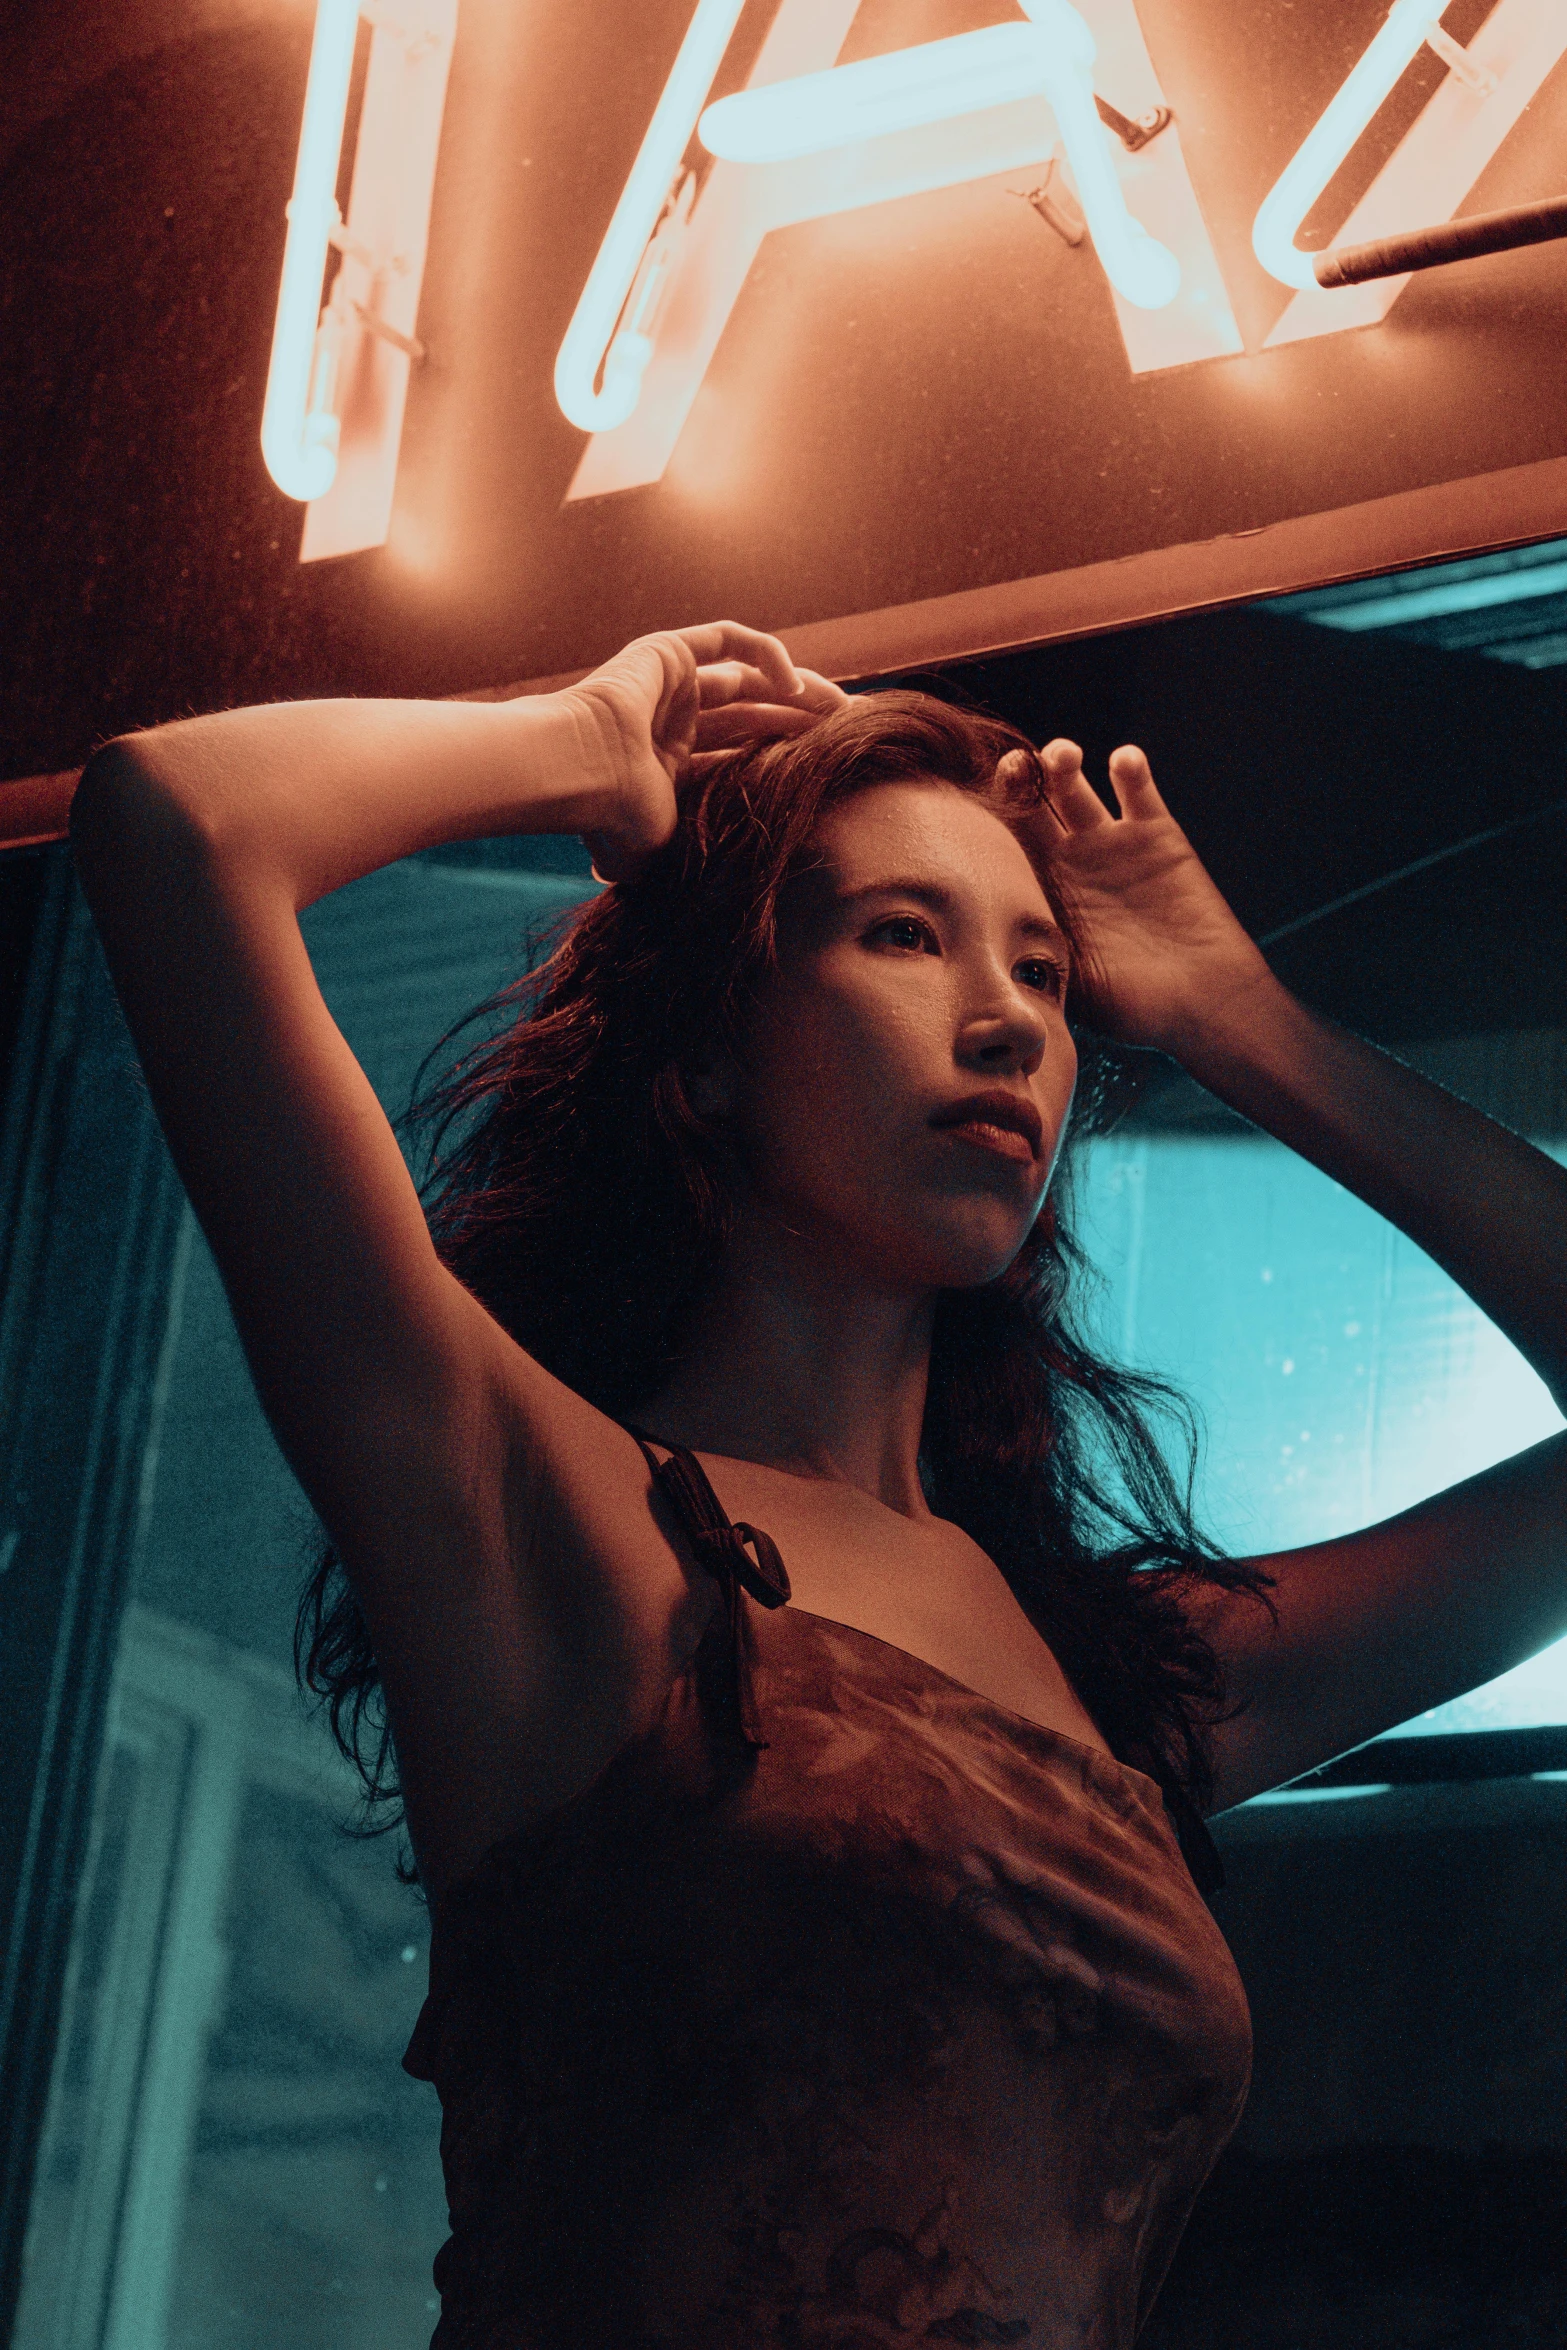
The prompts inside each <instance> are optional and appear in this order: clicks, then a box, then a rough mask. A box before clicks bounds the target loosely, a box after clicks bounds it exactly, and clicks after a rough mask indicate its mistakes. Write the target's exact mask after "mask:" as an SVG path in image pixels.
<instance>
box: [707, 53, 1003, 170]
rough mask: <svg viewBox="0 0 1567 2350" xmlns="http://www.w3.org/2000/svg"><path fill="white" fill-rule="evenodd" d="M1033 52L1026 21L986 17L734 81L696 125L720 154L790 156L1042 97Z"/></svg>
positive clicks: (757, 158)
mask: <svg viewBox="0 0 1567 2350" xmlns="http://www.w3.org/2000/svg"><path fill="white" fill-rule="evenodd" d="M1039 51H1040V42H1039V36H1038V34H1037V33H1036V32H1035V31H1034V28H1033V26H1032V25H1026V24H994V25H987V26H986V27H985V28H984V30H983V31H982V32H975V33H958V34H956V35H954V36H953V37H952V38H951V39H950V40H945V41H923V42H921V43H920V45H919V46H918V47H917V48H913V49H897V50H894V52H893V53H892V55H891V56H889V57H866V58H861V59H860V60H859V61H858V62H857V63H856V64H854V65H833V66H829V67H828V68H827V70H826V72H825V73H808V74H802V75H800V77H799V78H798V80H795V81H789V82H774V83H772V84H771V85H770V86H765V87H763V88H762V89H759V90H737V91H736V92H735V94H734V96H733V97H732V98H720V99H719V101H718V103H717V104H716V105H715V106H709V107H708V109H707V111H706V112H705V113H704V114H703V116H702V119H701V121H700V122H699V123H698V124H697V131H698V134H699V136H700V137H701V141H702V144H703V146H704V147H706V149H707V151H708V153H709V154H710V155H717V156H720V157H721V158H722V159H723V161H724V162H726V163H793V162H795V161H797V160H798V158H799V157H801V156H802V155H820V154H823V153H825V152H826V151H827V150H828V149H829V148H833V147H848V146H852V145H853V144H854V142H855V141H856V140H857V139H875V138H880V137H881V136H882V135H883V134H884V133H887V132H890V131H907V130H917V129H919V128H920V127H921V126H922V125H923V124H925V123H928V122H946V121H948V120H950V118H951V117H952V116H953V115H957V114H977V113H979V112H980V110H981V109H982V108H983V107H986V106H1002V105H1005V104H1006V102H1007V100H1008V99H1010V98H1027V97H1031V96H1033V95H1035V94H1038V95H1041V96H1042V95H1043V93H1044V88H1045V76H1044V69H1043V61H1042V59H1041V57H1040V53H1039Z"/></svg>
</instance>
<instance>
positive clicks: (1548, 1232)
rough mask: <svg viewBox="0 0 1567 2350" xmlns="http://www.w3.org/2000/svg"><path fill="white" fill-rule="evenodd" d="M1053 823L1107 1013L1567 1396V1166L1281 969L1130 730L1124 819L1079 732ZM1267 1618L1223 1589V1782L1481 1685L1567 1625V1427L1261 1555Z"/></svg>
mask: <svg viewBox="0 0 1567 2350" xmlns="http://www.w3.org/2000/svg"><path fill="white" fill-rule="evenodd" d="M1045 761H1046V766H1047V770H1048V771H1049V773H1050V776H1051V796H1052V800H1053V802H1054V804H1055V806H1056V809H1057V811H1058V814H1059V820H1060V823H1061V826H1062V829H1063V831H1064V834H1065V838H1064V839H1059V840H1058V842H1057V843H1056V844H1055V845H1056V846H1057V848H1058V852H1059V854H1060V855H1061V858H1062V862H1063V863H1064V865H1065V866H1066V868H1067V870H1068V872H1069V874H1070V876H1071V881H1072V884H1073V886H1074V888H1075V890H1076V892H1077V896H1078V899H1079V903H1080V906H1081V910H1082V912H1083V914H1084V917H1085V921H1086V927H1087V929H1088V932H1089V935H1090V937H1091V939H1092V940H1093V944H1094V950H1095V961H1096V964H1097V966H1098V968H1097V969H1096V970H1095V971H1094V972H1092V973H1091V974H1090V979H1089V984H1090V987H1091V988H1093V989H1094V990H1095V991H1096V1001H1095V1006H1094V1009H1095V1015H1096V1017H1097V1018H1098V1019H1100V1020H1101V1021H1102V1022H1103V1023H1104V1024H1105V1025H1107V1026H1108V1027H1110V1028H1111V1029H1112V1030H1113V1032H1114V1033H1116V1034H1118V1035H1120V1036H1122V1037H1123V1038H1124V1039H1125V1040H1126V1041H1128V1042H1132V1043H1137V1044H1145V1045H1153V1046H1157V1047H1158V1048H1159V1049H1161V1050H1163V1051H1165V1052H1168V1053H1170V1054H1172V1055H1173V1056H1174V1057H1175V1058H1176V1059H1177V1060H1178V1061H1179V1062H1180V1063H1181V1065H1182V1066H1183V1067H1184V1068H1185V1069H1186V1070H1187V1071H1188V1072H1189V1073H1190V1074H1191V1075H1192V1076H1193V1077H1195V1078H1196V1079H1197V1081H1198V1082H1199V1084H1201V1085H1204V1086H1206V1087H1207V1088H1208V1090H1209V1091H1210V1092H1211V1093H1214V1094H1216V1095H1217V1096H1218V1097H1219V1099H1220V1100H1221V1101H1224V1102H1227V1103H1228V1104H1229V1105H1230V1107H1231V1108H1233V1109H1236V1110H1238V1111H1240V1113H1241V1114H1242V1116H1244V1117H1246V1118H1249V1119H1250V1120H1251V1121H1252V1123H1253V1124H1254V1125H1257V1126H1260V1127H1261V1128H1262V1129H1263V1130H1264V1131H1265V1132H1266V1133H1269V1134H1273V1135H1276V1136H1277V1137H1278V1138H1279V1140H1280V1141H1281V1142H1285V1143H1288V1144H1289V1146H1290V1147H1291V1148H1292V1149H1293V1150H1296V1151H1298V1152H1299V1153H1300V1154H1301V1156H1302V1157H1304V1158H1307V1159H1309V1160H1310V1161H1311V1162H1312V1163H1313V1165H1315V1166H1318V1167H1320V1168H1321V1169H1322V1170H1323V1172H1324V1173H1325V1174H1327V1175H1330V1176H1331V1177H1332V1178H1333V1179H1334V1181H1335V1182H1338V1183H1342V1184H1343V1185H1344V1186H1345V1187H1346V1189H1348V1190H1350V1191H1353V1192H1354V1193H1355V1194H1356V1195H1357V1196H1358V1197H1359V1198H1361V1199H1363V1200H1365V1201H1366V1202H1367V1204H1368V1205H1369V1206H1371V1207H1373V1208H1375V1209H1376V1210H1377V1212H1378V1213H1379V1214H1380V1215H1383V1216H1386V1217H1387V1218H1388V1220H1389V1221H1390V1222H1391V1223H1393V1224H1396V1225H1397V1227H1398V1228H1399V1230H1400V1231H1401V1232H1405V1233H1407V1234H1408V1236H1409V1237H1410V1239H1411V1240H1413V1241H1414V1242H1415V1243H1416V1244H1417V1245H1418V1246H1419V1247H1420V1248H1423V1249H1424V1250H1425V1251H1426V1253H1427V1255H1429V1256H1431V1257H1433V1258H1434V1259H1435V1261H1436V1262H1437V1263H1438V1264H1439V1265H1441V1266H1442V1267H1443V1269H1444V1271H1446V1272H1448V1273H1449V1274H1451V1275H1452V1277H1453V1279H1454V1280H1455V1281H1457V1282H1458V1283H1459V1284H1460V1285H1461V1287H1462V1288H1463V1289H1465V1290H1466V1291H1467V1292H1468V1294H1469V1296H1470V1297H1472V1298H1473V1299H1474V1301H1475V1303H1476V1305H1478V1306H1479V1307H1480V1309H1481V1311H1482V1312H1483V1313H1485V1314H1487V1315H1488V1316H1489V1317H1490V1319H1491V1320H1492V1321H1493V1322H1495V1323H1496V1324H1497V1326H1498V1328H1499V1329H1501V1330H1502V1331H1503V1332H1504V1333H1505V1334H1506V1336H1507V1337H1509V1338H1510V1339H1511V1340H1512V1341H1513V1343H1514V1345H1515V1346H1516V1347H1517V1348H1518V1350H1519V1352H1520V1353H1521V1354H1522V1355H1523V1356H1524V1357H1525V1359H1526V1360H1527V1361H1528V1362H1529V1363H1530V1364H1531V1365H1532V1366H1533V1368H1534V1369H1535V1370H1536V1371H1537V1372H1538V1373H1539V1375H1540V1377H1541V1379H1542V1380H1543V1381H1544V1382H1545V1384H1546V1386H1547V1387H1548V1388H1549V1390H1550V1392H1551V1394H1552V1396H1553V1397H1554V1399H1555V1401H1556V1403H1557V1404H1558V1406H1559V1407H1560V1408H1562V1409H1563V1410H1564V1411H1567V1170H1564V1169H1563V1168H1561V1167H1559V1166H1558V1165H1557V1164H1556V1162H1555V1161H1554V1160H1553V1159H1551V1158H1549V1157H1547V1156H1546V1154H1545V1153H1544V1152H1543V1151H1539V1150H1536V1149H1534V1148H1533V1147H1532V1145H1530V1144H1529V1143H1527V1142H1524V1141H1522V1140H1521V1139H1520V1138H1519V1137H1518V1136H1517V1135H1514V1134H1511V1133H1509V1132H1508V1131H1507V1130H1506V1129H1505V1128H1504V1127H1501V1126H1498V1125H1497V1124H1496V1123H1495V1122H1494V1121H1493V1120H1492V1119H1490V1118H1487V1117H1484V1116H1483V1115H1482V1114H1481V1113H1480V1112H1479V1111H1478V1110H1475V1109H1472V1108H1471V1107H1470V1106H1469V1105H1468V1104H1467V1103H1465V1102H1461V1101H1458V1100H1456V1099H1455V1098H1454V1097H1453V1096H1452V1095H1451V1094H1448V1093H1446V1092H1444V1091H1443V1089H1442V1088H1441V1087H1440V1086H1437V1085H1433V1084H1432V1083H1430V1082H1429V1081H1428V1080H1427V1079H1426V1078H1424V1077H1421V1076H1419V1075H1418V1074H1417V1073H1416V1072H1415V1071H1414V1070H1411V1069H1407V1068H1405V1067H1404V1066H1403V1065H1402V1064H1401V1063H1399V1062H1398V1061H1395V1060H1393V1059H1391V1058H1390V1057H1389V1056H1388V1055H1387V1054H1385V1053H1382V1052H1379V1051H1377V1050H1376V1048H1375V1047H1374V1046H1371V1045H1368V1044H1364V1043H1362V1042H1361V1041H1360V1040H1359V1039H1358V1038H1356V1037H1353V1036H1349V1035H1347V1034H1345V1033H1344V1031H1343V1030H1341V1029H1338V1028H1336V1027H1334V1026H1333V1025H1332V1024H1331V1023H1330V1022H1328V1021H1325V1020H1321V1019H1319V1018H1317V1017H1316V1015H1315V1014H1313V1013H1312V1012H1309V1011H1308V1010H1307V1009H1306V1008H1305V1007H1304V1006H1303V1005H1302V1004H1300V1003H1298V1002H1297V1001H1296V1000H1295V998H1294V997H1293V996H1291V995H1290V994H1289V993H1288V991H1287V990H1286V989H1285V988H1284V987H1282V986H1281V985H1280V984H1279V982H1278V981H1277V980H1275V979H1274V977H1273V976H1272V974H1271V972H1270V971H1269V969H1268V967H1267V964H1266V963H1265V962H1264V960H1263V958H1262V956H1261V955H1260V954H1259V953H1258V951H1257V949H1256V948H1255V947H1254V946H1253V945H1252V943H1251V941H1250V940H1249V939H1248V938H1247V937H1246V936H1245V934H1244V932H1243V931H1242V930H1241V928H1240V926H1239V924H1238V923H1237V922H1236V921H1235V918H1234V916H1233V915H1232V914H1231V913H1230V911H1229V908H1228V907H1227V906H1226V905H1225V904H1224V901H1223V899H1222V898H1221V897H1220V895H1219V893H1218V891H1217V890H1216V889H1215V888H1214V886H1213V884H1212V882H1211V881H1210V880H1209V879H1208V876H1207V874H1206V873H1205V872H1204V871H1203V869H1202V867H1201V865H1200V864H1199V863H1198V861H1197V858H1196V857H1195V855H1194V854H1193V852H1192V850H1191V848H1190V846H1189V844H1188V843H1187V841H1186V839H1185V836H1184V835H1183V834H1182V833H1181V831H1180V828H1179V827H1178V826H1177V825H1176V823H1175V822H1174V819H1173V818H1172V817H1171V816H1170V815H1169V813H1168V811H1167V810H1166V809H1165V807H1164V804H1163V802H1162V800H1161V799H1160V797H1159V794H1158V792H1157V790H1156V789H1155V786H1154V783H1153V779H1152V776H1151V775H1150V774H1149V771H1148V763H1147V761H1146V759H1144V757H1143V755H1142V753H1141V752H1140V751H1135V750H1132V749H1126V750H1122V751H1118V752H1117V753H1116V754H1115V757H1114V759H1113V760H1112V762H1111V775H1112V779H1113V781H1114V783H1115V786H1116V790H1117V794H1118V797H1119V800H1120V804H1121V808H1122V811H1123V813H1122V816H1121V818H1120V820H1119V821H1118V820H1117V819H1115V818H1113V817H1112V816H1111V815H1110V814H1109V812H1108V811H1107V810H1106V809H1105V808H1104V806H1103V804H1102V802H1100V801H1099V799H1098V797H1097V795H1096V794H1095V793H1094V792H1093V791H1092V789H1091V787H1090V786H1089V784H1088V783H1087V781H1086V779H1085V778H1084V777H1083V775H1082V771H1081V767H1080V765H1079V760H1078V754H1077V752H1076V748H1075V746H1074V745H1071V744H1067V743H1055V744H1051V745H1049V746H1048V747H1047V750H1046V753H1045ZM1263 1563H1264V1564H1265V1565H1266V1566H1267V1567H1268V1568H1269V1570H1270V1572H1272V1573H1273V1574H1274V1575H1275V1577H1276V1579H1277V1587H1276V1591H1275V1594H1274V1596H1275V1599H1276V1602H1277V1606H1278V1618H1277V1622H1276V1623H1274V1622H1270V1621H1269V1619H1268V1618H1267V1616H1266V1615H1265V1614H1264V1612H1263V1610H1262V1609H1260V1608H1259V1607H1258V1606H1257V1605H1256V1603H1255V1602H1254V1601H1250V1600H1248V1599H1245V1598H1243V1597H1235V1596H1230V1595H1226V1596H1224V1597H1222V1598H1218V1599H1215V1600H1214V1601H1213V1602H1212V1603H1211V1609H1210V1612H1209V1614H1208V1616H1207V1618H1206V1620H1205V1624H1204V1629H1205V1630H1206V1631H1207V1632H1208V1635H1209V1637H1210V1638H1211V1639H1212V1640H1213V1642H1214V1645H1215V1647H1216V1648H1217V1649H1218V1651H1219V1653H1220V1655H1221V1658H1222V1660H1223V1662H1224V1664H1225V1667H1226V1670H1227V1673H1228V1676H1229V1681H1230V1688H1231V1693H1232V1696H1233V1697H1235V1698H1237V1699H1239V1700H1241V1701H1242V1706H1243V1710H1242V1711H1241V1712H1240V1713H1239V1714H1238V1715H1237V1717H1236V1718H1235V1719H1234V1720H1233V1721H1230V1722H1228V1723H1226V1724H1224V1725H1222V1726H1221V1728H1220V1730H1219V1732H1218V1734H1217V1740H1216V1750H1217V1765H1218V1776H1219V1796H1220V1801H1221V1802H1224V1803H1234V1802H1238V1801H1240V1800H1241V1799H1242V1797H1244V1796H1246V1795H1249V1794H1253V1793H1256V1792H1257V1791H1259V1790H1260V1789H1262V1788H1264V1787H1269V1786H1275V1785H1277V1784H1278V1783H1279V1782H1280V1781H1281V1780H1284V1779H1288V1778H1291V1777H1294V1776H1296V1775H1297V1774H1298V1773H1299V1772H1301V1771H1304V1770H1307V1769H1309V1768H1311V1767H1312V1765H1314V1764H1316V1763H1320V1762H1324V1761H1326V1760H1327V1759H1328V1758H1329V1757H1330V1756H1332V1755H1334V1754H1338V1753H1342V1752H1343V1751H1345V1750H1346V1749H1348V1748H1350V1747H1353V1746H1357V1745H1359V1744H1361V1743H1362V1742H1363V1741H1364V1740H1365V1739H1367V1738H1370V1737H1373V1736H1375V1735H1376V1733H1377V1732H1379V1731H1381V1730H1386V1729H1391V1728H1392V1727H1393V1726H1394V1725H1395V1724H1396V1723H1398V1722H1402V1721H1407V1720H1409V1719H1410V1718H1411V1717H1412V1716H1413V1715H1415V1714H1417V1713H1420V1712H1423V1711H1424V1710H1425V1709H1426V1708H1427V1707H1428V1706H1432V1705H1436V1704H1439V1703H1441V1702H1443V1701H1444V1700H1445V1699H1447V1698H1450V1697H1454V1696H1457V1695H1459V1694H1461V1693H1462V1692H1463V1691H1464V1690H1466V1689H1472V1688H1475V1687H1477V1686H1478V1685H1479V1684H1480V1683H1482V1682H1484V1681H1487V1680H1490V1679H1492V1678H1493V1677H1494V1676H1495V1675H1496V1674H1498V1673H1501V1672H1504V1671H1506V1670H1507V1669H1508V1668H1509V1667H1510V1666H1512V1665H1515V1664H1518V1663H1520V1662H1521V1661H1522V1660H1523V1658H1525V1657H1526V1656H1529V1655H1531V1654H1533V1653H1534V1652H1535V1651H1536V1650H1538V1649H1540V1648H1542V1647H1544V1646H1545V1645H1546V1644H1547V1642H1549V1641H1551V1640H1553V1639H1555V1638H1557V1637H1559V1636H1560V1635H1561V1634H1563V1633H1567V1435H1563V1436H1558V1437H1553V1438H1551V1439H1549V1440H1548V1441H1547V1442H1545V1443H1544V1444H1539V1445H1536V1446H1535V1447H1533V1449H1532V1450H1530V1451H1528V1452H1524V1453H1522V1454H1519V1455H1518V1456H1516V1457H1515V1458H1514V1459H1512V1460H1510V1461H1506V1462H1504V1463H1502V1464H1501V1465H1500V1466H1499V1467H1497V1468H1495V1469H1491V1470H1488V1471H1487V1472H1485V1474H1484V1475H1482V1476H1479V1477H1473V1478H1470V1479H1468V1480H1467V1481H1466V1482H1465V1483H1463V1484H1461V1485H1456V1486H1454V1487H1452V1488H1450V1489H1449V1490H1448V1491H1447V1492H1446V1493H1443V1494H1439V1495H1437V1496H1436V1497H1434V1498H1433V1499H1432V1500H1430V1501H1427V1502H1424V1503H1422V1504H1421V1505H1420V1506H1419V1507H1418V1508H1416V1509H1413V1510H1409V1511H1406V1512H1405V1513H1404V1514H1403V1515H1402V1516H1400V1517H1397V1518H1393V1519H1390V1520H1388V1521H1387V1522H1386V1523H1385V1524H1382V1525H1378V1526H1370V1527H1366V1528H1363V1529H1361V1530H1360V1531H1358V1532H1355V1533H1352V1534H1348V1535H1345V1536H1343V1537H1341V1538H1340V1539H1339V1540H1337V1541H1333V1542H1325V1543H1316V1544H1312V1545H1311V1546H1309V1547H1307V1548H1304V1549H1300V1550H1295V1551H1289V1552H1286V1553H1282V1554H1280V1555H1279V1556H1277V1557H1274V1558H1270V1559H1268V1560H1266V1561H1264V1562H1263Z"/></svg>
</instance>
